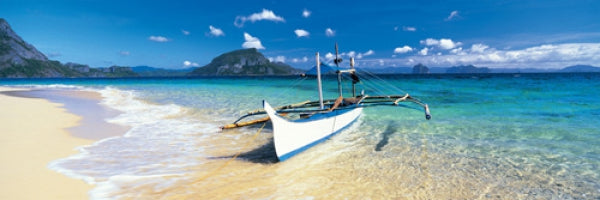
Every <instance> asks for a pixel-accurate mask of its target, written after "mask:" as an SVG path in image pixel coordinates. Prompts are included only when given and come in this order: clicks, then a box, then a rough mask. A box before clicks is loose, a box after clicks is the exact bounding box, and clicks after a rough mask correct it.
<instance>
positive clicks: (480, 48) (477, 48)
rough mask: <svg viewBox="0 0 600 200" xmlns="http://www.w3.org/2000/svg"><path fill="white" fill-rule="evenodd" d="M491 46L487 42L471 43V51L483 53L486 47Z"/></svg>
mask: <svg viewBox="0 0 600 200" xmlns="http://www.w3.org/2000/svg"><path fill="white" fill-rule="evenodd" d="M488 48H490V46H488V45H485V44H473V45H471V52H476V53H483V51H485V50H486V49H488Z"/></svg>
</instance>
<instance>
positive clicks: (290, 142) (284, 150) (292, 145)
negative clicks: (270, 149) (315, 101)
mask: <svg viewBox="0 0 600 200" xmlns="http://www.w3.org/2000/svg"><path fill="white" fill-rule="evenodd" d="M263 104H264V105H263V106H264V109H265V111H266V112H267V114H268V115H269V117H270V119H271V122H272V123H273V140H274V143H275V151H276V153H277V157H278V158H279V160H280V161H284V160H286V159H288V158H290V157H292V156H294V155H296V154H298V153H300V152H302V151H304V150H306V149H308V148H310V147H312V146H314V145H316V144H318V143H319V142H321V141H323V140H325V139H327V138H329V137H330V136H332V135H334V134H336V133H338V132H339V131H341V130H342V129H344V128H346V127H348V126H349V125H350V124H352V122H354V121H356V119H358V117H359V116H360V114H361V113H362V108H361V107H354V108H348V109H337V110H334V111H331V112H328V113H320V114H314V115H313V116H311V117H310V118H306V119H300V120H296V121H290V120H287V119H285V118H283V117H281V116H279V115H277V114H276V111H275V110H274V109H273V108H272V107H271V106H270V105H269V103H267V102H266V101H264V102H263Z"/></svg>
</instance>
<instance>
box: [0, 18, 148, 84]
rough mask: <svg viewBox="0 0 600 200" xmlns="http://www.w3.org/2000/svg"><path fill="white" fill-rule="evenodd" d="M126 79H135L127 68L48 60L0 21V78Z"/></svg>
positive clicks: (5, 23)
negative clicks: (91, 66) (92, 66)
mask: <svg viewBox="0 0 600 200" xmlns="http://www.w3.org/2000/svg"><path fill="white" fill-rule="evenodd" d="M124 76H126V77H129V76H137V74H136V73H135V72H133V71H131V68H129V67H119V66H112V67H109V68H90V67H89V66H88V65H82V64H76V63H67V64H64V65H63V64H61V63H60V62H58V61H53V60H48V58H47V57H46V56H45V55H44V54H43V53H41V52H40V51H38V50H37V49H36V48H35V47H34V46H33V45H31V44H28V43H27V42H25V41H24V40H23V39H22V38H21V37H20V36H19V35H17V34H16V33H15V32H14V31H13V30H12V28H11V27H10V25H9V24H8V22H7V21H6V20H5V19H2V18H0V78H2V77H6V78H44V77H124Z"/></svg>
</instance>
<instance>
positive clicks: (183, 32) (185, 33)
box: [181, 29, 190, 35]
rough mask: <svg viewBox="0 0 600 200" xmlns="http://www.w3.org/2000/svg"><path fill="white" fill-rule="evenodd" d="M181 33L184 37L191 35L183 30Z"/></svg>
mask: <svg viewBox="0 0 600 200" xmlns="http://www.w3.org/2000/svg"><path fill="white" fill-rule="evenodd" d="M181 33H182V34H183V35H190V32H189V31H186V30H183V29H182V30H181Z"/></svg>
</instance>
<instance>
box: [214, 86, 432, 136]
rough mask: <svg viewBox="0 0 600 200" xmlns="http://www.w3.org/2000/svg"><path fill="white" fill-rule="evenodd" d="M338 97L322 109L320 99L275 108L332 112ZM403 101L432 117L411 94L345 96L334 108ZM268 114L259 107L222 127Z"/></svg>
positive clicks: (286, 110) (258, 121)
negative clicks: (417, 106)
mask: <svg viewBox="0 0 600 200" xmlns="http://www.w3.org/2000/svg"><path fill="white" fill-rule="evenodd" d="M336 100H337V99H325V100H323V103H324V104H325V105H326V106H325V108H323V109H320V108H319V107H320V102H319V101H304V102H299V103H295V104H290V105H285V106H279V107H277V108H275V110H276V111H277V113H280V114H289V113H322V112H331V111H332V110H330V109H328V108H331V107H333V106H334V104H335V101H336ZM402 102H411V103H415V104H417V105H419V106H421V107H422V108H423V109H424V111H425V118H426V119H427V120H429V119H431V113H430V112H429V106H428V105H427V104H425V103H423V102H421V101H420V100H418V99H416V98H413V97H411V96H410V95H409V94H405V95H392V96H357V97H351V98H344V99H343V101H342V103H341V105H339V106H338V107H337V108H335V109H334V110H339V109H347V108H354V107H371V106H400V103H402ZM264 114H266V112H265V110H264V109H257V110H254V111H251V112H248V113H246V115H243V116H241V117H240V118H238V119H237V120H236V121H235V122H233V123H231V124H227V125H224V126H222V127H221V129H232V128H239V127H244V126H250V125H253V124H258V123H262V122H266V121H269V117H263V118H260V119H255V120H250V121H245V122H241V121H242V120H243V119H245V118H247V117H251V116H257V115H264Z"/></svg>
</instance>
